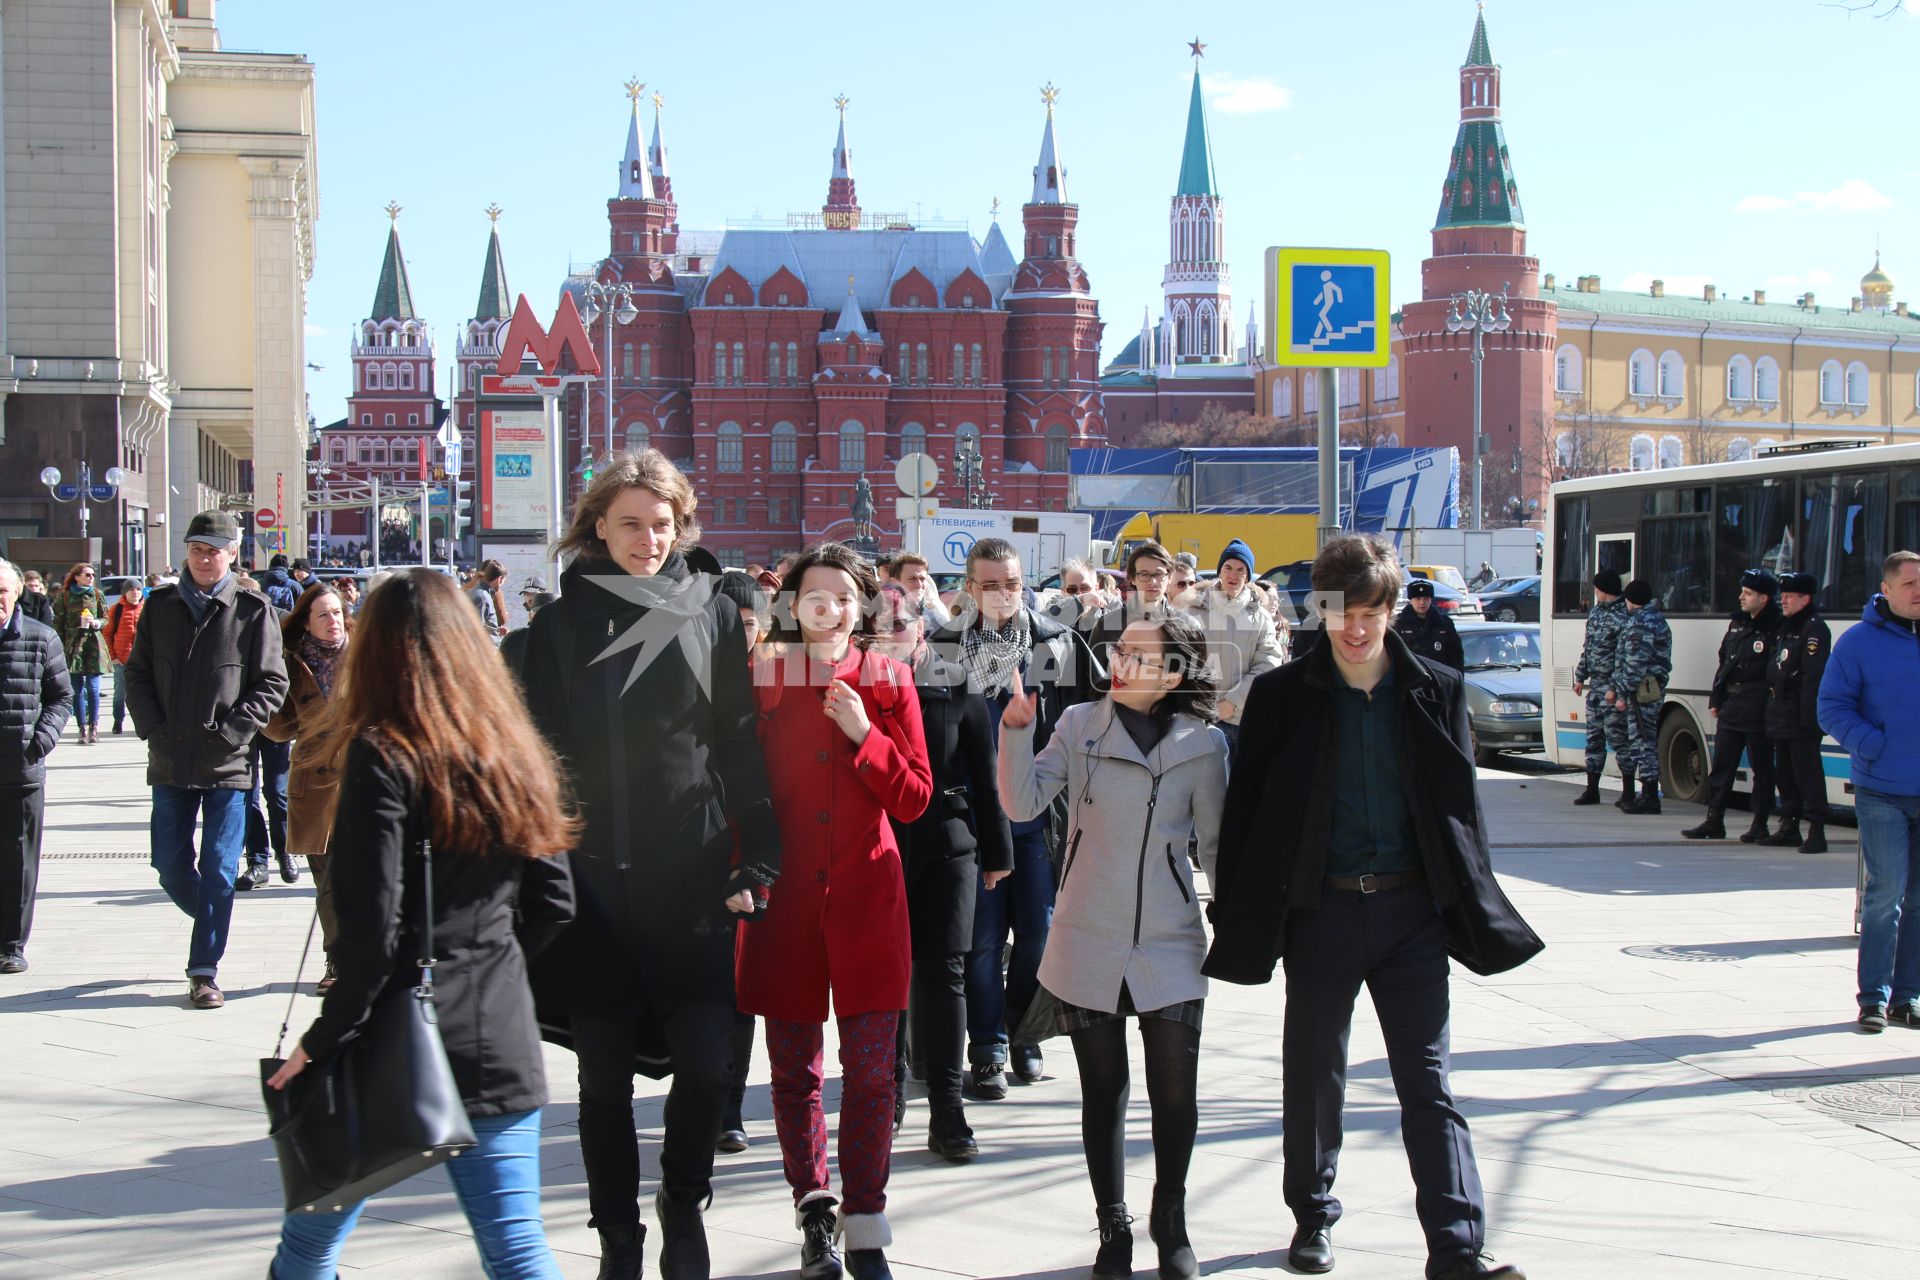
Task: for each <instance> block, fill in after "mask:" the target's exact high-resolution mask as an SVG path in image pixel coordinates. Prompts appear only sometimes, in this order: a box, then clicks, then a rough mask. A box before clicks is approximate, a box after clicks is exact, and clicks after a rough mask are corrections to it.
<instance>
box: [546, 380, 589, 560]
mask: <svg viewBox="0 0 1920 1280" xmlns="http://www.w3.org/2000/svg"><path fill="white" fill-rule="evenodd" d="M581 399H582V401H583V402H584V401H585V399H586V393H585V392H582V393H581ZM540 403H541V405H542V406H543V407H544V408H545V410H546V415H547V473H548V488H549V489H550V493H549V495H548V499H547V500H548V503H549V505H551V507H552V510H551V511H550V512H549V513H548V515H547V542H548V545H549V547H553V546H557V545H559V542H560V539H561V537H562V536H564V535H565V533H566V527H567V526H566V506H567V450H566V440H565V434H566V426H565V418H564V416H563V415H562V414H561V412H560V395H559V394H555V395H543V396H541V397H540ZM584 423H585V417H584V415H583V416H582V425H583V429H584ZM547 590H549V591H552V592H554V593H555V594H558V593H559V591H560V562H559V560H558V558H553V559H549V560H548V561H547Z"/></svg>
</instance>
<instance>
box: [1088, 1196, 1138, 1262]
mask: <svg viewBox="0 0 1920 1280" xmlns="http://www.w3.org/2000/svg"><path fill="white" fill-rule="evenodd" d="M1094 1214H1095V1216H1096V1217H1098V1218H1099V1220H1100V1252H1099V1253H1097V1254H1095V1255H1094V1257H1093V1280H1127V1277H1129V1276H1131V1275H1132V1274H1133V1219H1132V1218H1130V1217H1128V1216H1127V1206H1126V1205H1124V1204H1103V1205H1101V1206H1100V1207H1099V1208H1098V1209H1096V1210H1094Z"/></svg>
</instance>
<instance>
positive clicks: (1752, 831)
mask: <svg viewBox="0 0 1920 1280" xmlns="http://www.w3.org/2000/svg"><path fill="white" fill-rule="evenodd" d="M1740 843H1741V844H1765V843H1767V815H1766V814H1764V813H1763V814H1760V815H1759V816H1758V817H1756V818H1754V820H1753V825H1752V826H1750V827H1748V828H1747V829H1746V830H1745V831H1742V832H1741V833H1740Z"/></svg>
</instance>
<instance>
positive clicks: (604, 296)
mask: <svg viewBox="0 0 1920 1280" xmlns="http://www.w3.org/2000/svg"><path fill="white" fill-rule="evenodd" d="M583 296H584V297H585V298H586V301H587V305H586V307H585V308H584V309H583V310H582V311H581V312H580V318H581V319H582V320H584V321H586V323H587V325H588V326H589V327H591V326H592V325H593V324H594V322H595V321H597V320H599V319H600V313H601V312H602V311H605V312H606V313H607V360H606V365H607V452H606V456H607V457H609V458H611V457H612V456H613V324H614V321H616V320H618V321H619V322H620V323H621V324H632V323H633V321H634V317H636V316H638V315H639V314H640V308H638V307H636V306H634V305H633V286H632V285H630V284H624V283H623V284H618V285H612V284H603V283H601V282H600V281H598V280H595V281H593V282H592V283H591V284H589V285H587V287H586V289H585V291H584V295H583ZM583 425H584V424H583ZM580 434H581V437H582V448H585V447H586V446H585V443H584V442H585V439H587V438H588V437H589V433H588V432H587V431H585V430H583V431H582V432H581V433H580ZM589 452H590V450H589Z"/></svg>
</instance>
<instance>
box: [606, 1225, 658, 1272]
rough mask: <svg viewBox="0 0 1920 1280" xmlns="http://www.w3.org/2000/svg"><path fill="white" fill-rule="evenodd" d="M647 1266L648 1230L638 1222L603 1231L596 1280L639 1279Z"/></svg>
mask: <svg viewBox="0 0 1920 1280" xmlns="http://www.w3.org/2000/svg"><path fill="white" fill-rule="evenodd" d="M646 1263H647V1229H646V1228H645V1227H643V1226H641V1225H640V1224H639V1223H637V1222H631V1223H625V1224H623V1225H621V1226H617V1227H601V1228H600V1270H599V1271H597V1272H595V1273H594V1277H593V1280H640V1276H641V1273H642V1272H643V1271H645V1269H646Z"/></svg>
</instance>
